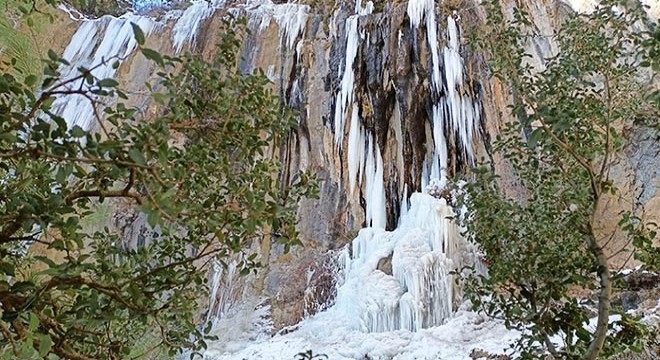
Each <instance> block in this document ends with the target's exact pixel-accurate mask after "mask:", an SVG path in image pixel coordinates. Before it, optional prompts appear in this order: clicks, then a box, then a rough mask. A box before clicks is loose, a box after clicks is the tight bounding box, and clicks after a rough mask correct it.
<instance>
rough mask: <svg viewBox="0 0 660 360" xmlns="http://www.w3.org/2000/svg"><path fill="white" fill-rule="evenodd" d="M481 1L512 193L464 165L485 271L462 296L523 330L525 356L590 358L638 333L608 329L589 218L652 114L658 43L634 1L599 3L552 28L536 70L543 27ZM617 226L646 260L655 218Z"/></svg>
mask: <svg viewBox="0 0 660 360" xmlns="http://www.w3.org/2000/svg"><path fill="white" fill-rule="evenodd" d="M615 4H616V5H617V6H618V7H613V5H615ZM486 8H487V11H488V25H487V28H486V29H480V31H479V33H480V37H479V38H477V39H476V40H475V42H474V44H475V46H477V47H478V48H480V49H482V50H486V51H487V53H488V54H489V56H490V63H489V64H490V68H491V71H492V72H493V75H494V76H495V77H496V78H497V79H498V80H499V81H501V82H503V83H504V84H505V85H506V86H508V87H509V88H510V89H511V96H512V98H513V100H514V104H513V105H512V106H511V109H510V110H511V112H512V114H513V115H514V116H515V117H516V119H517V121H515V122H511V123H508V124H506V125H505V126H504V128H503V129H502V133H501V136H499V137H498V139H497V141H496V142H495V145H494V150H495V152H497V153H498V154H500V155H502V156H503V158H504V159H505V160H506V161H507V163H509V164H510V165H511V167H512V168H513V170H514V172H515V175H516V176H517V179H518V185H519V187H520V189H521V191H522V193H523V195H522V196H521V198H517V199H516V198H511V197H508V196H506V195H504V194H502V192H501V191H500V189H499V187H498V183H497V178H496V177H495V176H494V175H492V174H491V172H490V170H489V169H488V168H483V169H480V170H477V171H475V174H476V177H477V180H476V181H475V182H474V183H472V184H470V185H468V186H467V190H468V196H466V197H465V198H464V202H465V203H466V205H467V206H468V208H469V209H470V210H469V211H470V214H469V216H468V217H467V218H468V219H470V221H468V222H466V224H465V226H466V227H467V233H468V235H469V236H471V237H472V238H473V239H475V241H476V242H477V243H478V244H479V245H480V246H481V248H482V249H483V251H484V253H485V255H486V259H487V263H488V265H489V267H488V272H489V275H488V276H481V275H477V274H472V275H471V276H469V277H468V278H467V279H466V287H467V293H468V296H469V297H470V298H471V300H472V301H473V304H474V305H475V307H477V308H481V309H483V310H485V311H486V312H487V313H489V314H491V315H494V316H497V317H501V318H503V319H504V320H505V324H506V325H507V326H508V327H510V328H517V329H520V330H522V331H523V337H522V339H521V340H520V341H519V342H518V343H517V344H516V350H517V351H518V352H519V354H520V355H521V357H522V358H525V359H531V358H539V357H544V356H545V355H544V354H545V352H546V351H549V352H550V353H552V354H553V355H555V356H556V357H562V358H584V359H595V358H596V357H597V356H599V355H598V354H599V353H600V356H609V355H611V354H612V353H615V352H620V351H623V350H625V349H633V350H634V349H637V348H639V345H640V342H641V341H642V340H643V336H641V335H643V334H644V333H645V332H644V331H642V330H643V328H640V326H639V325H638V324H636V323H635V321H634V319H631V318H630V317H629V316H625V315H624V317H623V319H622V320H621V321H619V322H618V325H619V326H622V327H625V328H626V329H632V330H635V331H632V330H630V331H631V333H634V334H637V335H640V336H619V335H616V336H610V335H608V328H609V327H612V326H613V325H611V324H610V325H608V320H609V315H610V310H611V309H610V297H611V292H612V277H613V275H612V274H610V272H609V258H608V254H605V252H604V250H603V244H605V243H607V242H608V240H609V238H603V235H602V234H600V233H599V231H598V229H597V227H596V224H595V216H596V213H597V210H598V207H599V205H600V204H601V202H602V201H603V198H604V197H605V196H607V195H614V196H616V195H617V194H618V193H617V189H616V188H615V187H614V185H613V184H612V181H611V180H610V179H609V177H608V176H609V170H610V168H611V166H612V163H613V161H615V160H616V159H615V157H616V152H617V151H618V150H620V149H621V147H622V143H623V137H622V131H624V130H625V129H629V128H630V127H632V126H634V125H635V124H634V123H635V122H636V121H643V120H649V119H657V118H658V107H655V106H654V105H653V103H652V102H651V100H652V87H650V86H649V83H648V77H649V74H651V75H654V74H656V73H657V68H655V67H652V63H654V64H655V62H654V61H657V58H655V59H654V56H656V57H657V53H656V55H653V53H652V52H651V51H649V50H650V49H652V46H656V49H657V43H656V42H654V40H653V39H654V38H653V35H652V34H653V31H654V29H653V28H650V31H647V30H644V29H645V26H654V25H652V24H645V23H644V21H642V19H643V16H644V15H643V12H642V11H641V10H640V9H639V8H636V7H634V6H633V4H630V6H628V4H626V2H625V1H603V2H602V5H601V6H599V7H598V8H597V9H596V10H595V11H594V12H593V13H592V14H589V15H579V16H578V15H574V16H571V17H569V18H568V19H567V20H566V21H565V22H564V23H563V24H562V26H561V28H560V30H559V31H558V32H557V33H556V34H553V36H552V38H553V40H554V41H555V42H556V43H557V44H558V46H559V51H558V52H557V54H555V55H553V56H551V57H549V58H547V59H545V61H544V66H542V68H541V69H539V68H536V67H535V66H534V65H533V64H532V62H531V61H528V59H529V58H530V55H528V54H527V53H526V52H525V45H526V44H528V42H530V41H533V39H534V38H535V37H539V36H547V34H538V33H535V32H534V31H535V30H534V29H535V28H534V25H533V24H531V22H530V21H529V19H528V18H529V14H527V13H526V11H525V9H524V8H518V7H516V8H514V11H513V16H512V17H511V18H508V17H507V14H508V13H509V12H508V11H509V10H510V9H505V6H504V5H501V4H500V3H499V1H497V0H493V1H491V2H490V3H489V4H487V5H486ZM632 29H636V30H635V31H633V30H632ZM640 29H641V30H640ZM656 34H657V33H656ZM655 39H656V40H657V38H655ZM521 135H522V136H521ZM620 225H621V229H622V230H623V231H624V232H625V233H626V234H627V236H628V240H629V241H630V242H631V243H632V244H633V245H634V246H635V247H637V249H638V250H639V251H638V252H637V254H636V256H637V257H638V258H639V259H640V260H644V261H647V262H652V261H654V262H655V263H657V261H658V248H657V247H654V246H653V239H654V237H655V231H654V228H655V226H656V225H655V224H651V223H643V222H642V221H641V219H639V218H635V217H634V216H633V215H632V214H622V215H621V224H620ZM593 274H596V275H597V277H598V282H595V281H594V276H593ZM594 288H595V289H597V291H598V301H597V308H598V322H597V327H596V331H591V330H588V329H587V328H586V327H585V322H586V321H587V320H588V314H587V312H586V311H585V306H589V305H591V302H587V303H586V304H585V303H580V302H579V301H578V297H577V296H576V295H575V293H576V292H579V291H583V290H589V289H594ZM615 310H616V309H615ZM638 330H639V331H638ZM625 331H627V330H624V331H621V332H620V333H619V334H621V335H623V334H624V333H625ZM554 335H559V336H561V338H562V339H563V344H560V346H559V347H558V346H556V345H555V344H553V343H552V342H551V341H550V338H551V336H554Z"/></svg>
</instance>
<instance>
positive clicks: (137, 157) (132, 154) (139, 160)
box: [128, 149, 147, 166]
mask: <svg viewBox="0 0 660 360" xmlns="http://www.w3.org/2000/svg"><path fill="white" fill-rule="evenodd" d="M128 157H129V158H130V159H131V160H133V162H135V163H136V164H138V165H143V166H146V165H147V161H146V160H145V159H144V155H142V153H141V152H140V150H138V149H130V150H128Z"/></svg>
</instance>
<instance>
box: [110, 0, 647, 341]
mask: <svg viewBox="0 0 660 360" xmlns="http://www.w3.org/2000/svg"><path fill="white" fill-rule="evenodd" d="M307 3H310V5H305V4H298V3H296V4H290V3H283V4H274V3H272V2H270V1H247V2H243V1H226V2H223V1H220V2H217V1H216V4H223V7H220V8H217V9H216V8H211V7H210V5H208V4H206V3H197V4H195V5H192V6H191V7H189V8H187V9H185V10H182V11H183V15H181V16H180V20H178V22H177V23H174V21H173V20H166V19H161V20H160V21H161V22H162V23H163V24H164V26H158V27H156V28H155V30H154V31H153V32H152V33H151V35H150V36H149V38H148V45H149V46H151V47H154V48H158V49H160V50H161V51H162V52H165V53H174V52H176V51H178V50H185V49H187V48H190V49H193V50H195V51H198V52H201V53H203V54H205V55H206V56H209V57H210V56H212V54H213V51H214V49H215V45H216V44H217V39H218V31H220V29H221V23H222V18H223V16H224V15H225V14H227V13H231V14H234V15H239V16H246V17H247V19H248V27H249V28H250V30H251V35H249V36H247V37H246V38H245V39H244V46H243V49H242V54H241V55H242V60H241V62H240V64H239V66H240V68H241V70H243V71H245V72H251V71H254V70H255V69H258V68H260V69H263V70H264V72H265V73H266V74H268V76H269V77H270V78H271V80H273V83H274V84H273V86H274V87H275V88H276V90H277V91H278V93H279V94H280V97H281V101H282V107H283V108H284V106H289V107H291V108H293V109H294V110H296V111H297V113H298V115H297V120H298V122H299V127H298V129H297V130H296V131H295V132H292V133H291V134H288V138H287V145H286V146H284V147H282V148H280V149H274V153H275V156H276V157H278V158H279V159H280V160H281V161H282V162H283V163H284V164H285V165H286V166H285V168H286V171H285V172H284V173H282V174H281V178H282V180H283V181H284V182H288V181H291V180H292V179H293V177H294V176H295V174H296V173H297V172H298V171H300V170H305V171H311V172H313V173H314V174H316V176H317V178H318V179H319V180H320V198H319V199H317V200H305V201H303V202H301V204H300V205H299V230H300V232H301V234H302V237H303V240H304V243H305V247H304V248H299V249H294V250H293V251H292V253H290V254H286V255H285V254H283V249H281V248H278V246H276V245H273V246H272V247H271V246H270V245H269V244H261V246H255V248H257V247H258V248H259V249H260V252H261V256H262V259H264V260H267V261H266V262H267V263H268V266H267V269H266V270H265V272H263V273H262V276H263V277H262V278H261V279H259V280H258V281H254V282H253V284H252V286H251V287H250V289H249V291H248V292H250V293H253V294H255V293H256V294H259V295H263V296H265V297H268V298H270V305H271V312H272V317H273V322H274V328H275V329H280V328H282V327H285V326H287V325H291V324H294V323H296V322H297V321H299V320H300V319H301V318H302V317H303V316H305V315H307V314H309V313H311V312H314V311H315V310H318V306H316V305H314V306H312V305H310V303H309V302H308V303H307V304H306V302H305V299H308V300H309V301H310V302H315V303H316V304H318V303H322V302H324V301H326V300H328V299H330V298H332V294H331V289H332V286H333V281H334V280H333V279H332V277H329V276H328V272H327V271H324V270H323V269H324V266H326V265H324V264H327V259H328V258H329V257H328V255H327V252H328V251H331V250H333V249H337V248H339V247H341V246H343V245H345V244H346V243H347V242H349V241H350V240H352V239H353V237H354V236H355V234H356V230H357V229H360V228H362V227H365V226H369V225H371V226H374V227H382V228H385V229H388V230H391V229H393V228H395V227H396V225H397V222H398V220H399V217H400V214H401V213H402V212H404V211H405V209H406V205H405V204H407V200H408V197H409V196H410V194H411V193H412V192H414V191H420V190H421V188H422V187H423V186H424V185H426V184H427V183H428V179H429V178H431V175H432V174H433V175H434V177H438V176H439V177H450V176H454V175H464V176H469V171H470V170H469V169H470V167H471V166H472V165H474V164H475V163H476V162H478V161H488V162H490V163H491V166H492V168H493V169H494V171H496V172H497V173H498V174H499V175H501V176H502V180H501V184H502V188H503V190H504V191H505V192H507V193H508V194H511V195H512V196H516V192H517V189H516V184H515V179H514V178H513V176H512V175H511V172H510V171H509V166H508V164H506V163H505V162H504V161H503V160H502V159H500V158H499V157H497V156H493V155H492V154H491V153H490V152H489V149H490V144H491V139H494V138H495V136H496V135H497V133H498V132H499V129H500V127H501V126H502V124H504V123H506V122H508V121H511V120H512V116H511V115H510V113H509V110H508V108H507V105H508V104H509V103H511V99H510V97H509V95H508V92H507V91H506V89H505V88H504V87H503V86H502V84H501V83H499V82H498V81H497V80H495V79H491V78H490V77H489V74H488V71H487V67H486V66H485V61H486V58H485V55H484V54H481V53H477V52H474V51H472V50H471V49H470V47H469V46H468V45H467V44H466V36H465V32H466V31H467V30H470V31H471V30H475V29H476V30H477V31H478V29H479V26H480V24H482V23H483V21H484V18H485V14H484V11H483V9H482V8H481V7H480V6H479V5H478V4H479V1H478V0H458V1H452V2H448V1H445V2H443V3H440V2H435V1H425V0H411V1H409V2H404V1H377V2H376V5H375V6H374V5H373V4H371V2H369V3H367V2H366V1H360V0H358V1H349V0H344V1H337V2H327V1H315V2H307ZM513 3H514V2H513V1H511V2H507V1H503V6H505V7H507V8H510V7H511V6H512V5H513ZM525 4H526V5H527V6H528V11H529V12H530V14H531V15H532V18H533V20H534V23H535V25H536V27H537V28H538V29H540V31H541V32H542V33H552V31H553V29H554V28H555V27H556V26H558V24H559V23H560V21H561V18H562V16H566V15H567V14H569V13H570V11H571V10H570V8H568V7H567V6H566V5H564V4H563V3H560V2H557V1H553V0H528V1H525ZM194 7H197V8H194ZM193 10H194V11H193ZM184 18H185V19H186V21H187V23H186V24H187V25H188V26H196V27H198V28H199V31H198V32H197V31H194V32H192V34H194V36H192V37H190V36H189V37H185V36H183V35H181V34H179V33H178V31H179V30H180V27H179V28H178V26H179V23H180V22H181V21H183V19H184ZM181 26H183V25H181ZM182 37H184V38H183V39H182ZM527 46H528V47H527V50H528V51H529V52H530V53H531V54H532V55H533V57H532V58H531V60H530V61H533V62H534V64H535V66H538V67H542V66H543V63H544V60H543V59H544V58H545V57H547V56H550V55H552V54H553V53H554V52H556V51H557V49H556V46H555V44H553V43H552V42H551V41H550V40H549V39H548V38H546V37H543V38H534V39H530V41H529V43H528V44H527ZM456 64H461V65H462V66H461V67H460V68H457V67H456ZM152 72H153V67H152V66H151V65H150V64H149V63H148V62H147V61H146V60H145V59H144V58H142V57H141V56H134V57H132V58H131V59H128V60H127V61H125V63H124V64H123V65H122V66H121V67H120V69H119V72H118V75H119V77H120V80H121V82H122V85H125V86H126V87H127V88H128V90H129V91H131V90H139V89H140V87H141V86H142V85H143V83H144V82H145V81H151V80H152V77H150V75H149V74H151V73H152ZM141 103H143V102H142V100H140V101H139V102H136V104H141ZM144 104H148V101H147V102H144ZM457 104H458V105H457ZM459 105H460V106H459ZM143 111H145V112H146V114H147V115H148V114H149V113H150V111H151V109H150V108H149V106H148V105H146V106H143ZM627 136H628V140H629V142H630V144H631V145H630V146H628V147H626V149H625V150H624V151H623V152H622V153H621V154H620V159H621V160H620V162H619V164H617V166H616V167H615V169H613V172H612V178H613V179H614V180H615V183H616V184H617V185H619V187H620V188H621V198H612V199H611V200H610V201H609V202H608V203H607V204H604V206H603V210H602V217H601V218H602V224H603V228H604V230H603V231H604V232H608V231H609V232H615V231H616V229H614V228H612V227H611V221H610V220H608V219H610V218H611V216H613V215H616V214H618V213H619V211H620V210H622V209H631V210H634V211H636V212H638V213H640V214H643V215H644V216H645V217H646V218H647V219H660V180H659V179H660V176H658V173H657V172H658V171H659V170H658V169H660V156H659V154H658V153H659V152H660V147H659V145H658V144H659V142H658V134H657V132H655V131H654V130H652V129H650V128H646V127H644V126H639V127H636V128H634V129H629V131H628V133H627ZM115 224H116V226H117V227H119V228H121V229H123V230H122V231H124V233H126V234H128V235H129V237H130V238H131V239H132V240H131V241H132V242H134V243H137V244H139V243H140V241H144V239H145V236H146V237H148V236H151V233H150V230H148V229H145V228H144V226H143V220H142V219H139V218H138V217H134V216H133V217H132V216H128V215H127V216H124V217H121V218H117V219H115ZM127 228H131V229H129V230H127ZM136 229H137V230H136ZM624 262H625V258H622V260H621V261H620V264H623V263H624ZM617 265H619V263H617ZM388 266H389V268H390V269H391V264H389V265H388V264H387V263H383V264H382V268H383V269H384V270H383V271H385V270H387V268H388ZM254 284H256V285H254ZM310 285H312V286H311V289H312V290H310Z"/></svg>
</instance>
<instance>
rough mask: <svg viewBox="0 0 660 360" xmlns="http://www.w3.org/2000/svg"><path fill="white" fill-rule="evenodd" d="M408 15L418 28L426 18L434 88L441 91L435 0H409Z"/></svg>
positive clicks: (412, 24) (413, 24)
mask: <svg viewBox="0 0 660 360" xmlns="http://www.w3.org/2000/svg"><path fill="white" fill-rule="evenodd" d="M407 12H408V17H409V18H410V26H412V27H413V28H418V27H419V25H420V24H421V23H422V19H426V41H427V42H428V45H429V48H430V49H431V64H430V65H431V68H432V71H431V83H432V84H433V89H434V90H435V91H436V92H439V91H440V89H442V76H441V74H440V56H439V51H438V33H437V31H438V30H437V24H436V22H435V1H434V0H410V1H408V11H407Z"/></svg>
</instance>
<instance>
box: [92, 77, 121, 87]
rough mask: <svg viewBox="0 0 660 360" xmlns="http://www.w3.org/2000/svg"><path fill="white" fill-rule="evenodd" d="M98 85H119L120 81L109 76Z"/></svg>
mask: <svg viewBox="0 0 660 360" xmlns="http://www.w3.org/2000/svg"><path fill="white" fill-rule="evenodd" d="M96 85H98V86H99V87H116V86H117V85H119V83H118V82H117V80H115V79H110V78H108V79H103V80H101V81H99V82H98V83H97V84H96Z"/></svg>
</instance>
